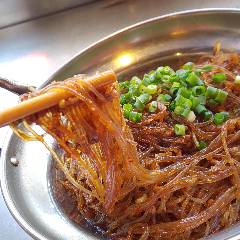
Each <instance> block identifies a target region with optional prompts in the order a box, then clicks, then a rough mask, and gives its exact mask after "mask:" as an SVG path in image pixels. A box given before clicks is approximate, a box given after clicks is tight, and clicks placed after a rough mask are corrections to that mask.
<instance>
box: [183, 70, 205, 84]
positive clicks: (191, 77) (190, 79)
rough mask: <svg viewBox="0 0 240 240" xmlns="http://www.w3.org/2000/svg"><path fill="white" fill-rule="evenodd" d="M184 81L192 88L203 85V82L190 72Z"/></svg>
mask: <svg viewBox="0 0 240 240" xmlns="http://www.w3.org/2000/svg"><path fill="white" fill-rule="evenodd" d="M186 81H187V82H188V83H189V84H190V85H191V86H192V87H193V86H199V85H203V81H202V80H201V79H200V78H199V77H198V76H197V74H196V73H194V72H191V73H190V74H189V76H188V77H187V79H186Z"/></svg>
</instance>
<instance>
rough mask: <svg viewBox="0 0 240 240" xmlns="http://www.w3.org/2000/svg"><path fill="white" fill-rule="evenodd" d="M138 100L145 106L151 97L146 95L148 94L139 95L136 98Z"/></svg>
mask: <svg viewBox="0 0 240 240" xmlns="http://www.w3.org/2000/svg"><path fill="white" fill-rule="evenodd" d="M138 99H139V100H140V101H141V102H142V103H143V104H146V103H148V102H149V101H150V100H151V99H152V97H151V95H150V94H148V93H143V94H141V95H140V96H139V97H138Z"/></svg>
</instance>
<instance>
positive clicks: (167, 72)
mask: <svg viewBox="0 0 240 240" xmlns="http://www.w3.org/2000/svg"><path fill="white" fill-rule="evenodd" d="M162 73H163V74H164V75H172V74H174V73H175V72H174V70H173V69H172V68H170V67H169V66H165V67H163V68H162Z"/></svg>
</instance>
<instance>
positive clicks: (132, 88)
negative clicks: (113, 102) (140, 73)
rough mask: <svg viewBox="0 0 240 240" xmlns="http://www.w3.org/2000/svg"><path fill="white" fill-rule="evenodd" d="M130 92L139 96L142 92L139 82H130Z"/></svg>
mask: <svg viewBox="0 0 240 240" xmlns="http://www.w3.org/2000/svg"><path fill="white" fill-rule="evenodd" d="M129 94H131V95H133V96H137V95H139V94H140V92H139V85H137V84H130V85H129Z"/></svg>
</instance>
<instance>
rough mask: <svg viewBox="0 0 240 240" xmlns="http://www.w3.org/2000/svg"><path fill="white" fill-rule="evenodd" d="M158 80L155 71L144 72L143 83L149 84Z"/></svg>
mask: <svg viewBox="0 0 240 240" xmlns="http://www.w3.org/2000/svg"><path fill="white" fill-rule="evenodd" d="M155 82H156V75H155V73H152V74H144V77H143V80H142V83H143V84H144V85H145V86H147V85H149V84H153V83H155Z"/></svg>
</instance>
